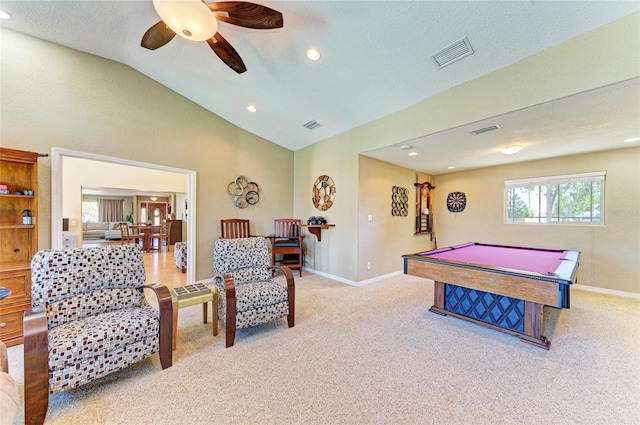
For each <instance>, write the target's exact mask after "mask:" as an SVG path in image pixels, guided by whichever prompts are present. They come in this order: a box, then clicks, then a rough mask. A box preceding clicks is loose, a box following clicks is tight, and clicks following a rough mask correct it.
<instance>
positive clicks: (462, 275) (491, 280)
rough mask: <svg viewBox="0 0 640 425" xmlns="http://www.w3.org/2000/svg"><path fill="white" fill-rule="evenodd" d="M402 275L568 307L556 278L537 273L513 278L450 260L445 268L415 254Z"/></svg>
mask: <svg viewBox="0 0 640 425" xmlns="http://www.w3.org/2000/svg"><path fill="white" fill-rule="evenodd" d="M452 266H453V267H452ZM405 274H409V275H413V276H421V277H424V278H426V279H432V280H434V281H439V282H445V283H452V284H455V285H459V286H464V287H466V288H472V289H477V290H480V291H484V292H491V293H494V294H498V295H504V296H507V297H513V298H518V299H521V300H525V301H531V302H534V303H538V304H544V305H549V306H552V307H558V308H563V307H567V306H565V305H563V301H562V299H561V297H560V295H559V290H558V285H559V284H563V283H559V282H558V280H557V279H556V280H554V281H551V280H546V279H542V278H540V276H542V275H539V274H537V273H527V274H520V275H518V276H514V275H511V274H508V273H505V272H504V271H501V270H499V269H491V268H479V267H474V266H472V265H464V264H463V263H459V264H455V262H453V261H452V262H449V264H447V265H445V264H441V263H436V262H431V261H429V259H427V258H425V257H421V256H419V255H415V256H406V257H405ZM527 275H530V276H531V277H530V278H529V277H527Z"/></svg>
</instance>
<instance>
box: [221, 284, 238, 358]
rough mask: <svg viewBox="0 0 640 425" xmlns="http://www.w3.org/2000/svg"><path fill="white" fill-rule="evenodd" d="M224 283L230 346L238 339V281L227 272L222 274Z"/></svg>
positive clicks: (228, 344)
mask: <svg viewBox="0 0 640 425" xmlns="http://www.w3.org/2000/svg"><path fill="white" fill-rule="evenodd" d="M220 277H221V278H222V282H223V283H224V293H225V297H226V299H227V317H226V318H225V322H226V326H225V329H226V341H225V343H226V347H227V348H229V347H231V346H232V345H233V342H234V341H235V339H236V282H235V281H234V280H233V276H232V275H230V274H225V275H223V276H220Z"/></svg>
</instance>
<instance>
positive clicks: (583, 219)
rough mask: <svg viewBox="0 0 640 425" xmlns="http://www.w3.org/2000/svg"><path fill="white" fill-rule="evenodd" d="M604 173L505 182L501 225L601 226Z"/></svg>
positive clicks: (602, 222)
mask: <svg viewBox="0 0 640 425" xmlns="http://www.w3.org/2000/svg"><path fill="white" fill-rule="evenodd" d="M605 174H606V173H605V172H604V171H599V172H594V173H583V174H570V175H565V176H552V177H540V178H533V179H523V180H507V181H505V182H504V185H505V222H506V223H509V224H511V223H519V224H521V223H546V224H554V223H559V224H569V223H578V224H604V216H603V215H602V213H603V212H604V208H603V207H604V177H605Z"/></svg>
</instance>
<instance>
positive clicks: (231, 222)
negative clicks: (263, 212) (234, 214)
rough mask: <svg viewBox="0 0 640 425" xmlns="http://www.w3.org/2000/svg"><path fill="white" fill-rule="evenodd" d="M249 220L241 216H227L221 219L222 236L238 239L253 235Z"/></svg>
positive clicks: (223, 237)
mask: <svg viewBox="0 0 640 425" xmlns="http://www.w3.org/2000/svg"><path fill="white" fill-rule="evenodd" d="M250 233H251V232H250V231H249V220H243V219H241V218H227V219H222V220H220V238H221V239H237V238H248V237H251V234H250Z"/></svg>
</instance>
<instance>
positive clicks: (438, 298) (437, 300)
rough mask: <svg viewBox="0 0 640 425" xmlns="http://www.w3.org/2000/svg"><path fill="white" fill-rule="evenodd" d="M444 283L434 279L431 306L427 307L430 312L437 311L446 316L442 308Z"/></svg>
mask: <svg viewBox="0 0 640 425" xmlns="http://www.w3.org/2000/svg"><path fill="white" fill-rule="evenodd" d="M444 285H445V283H444V282H438V281H437V280H436V281H434V285H433V306H432V307H431V308H430V309H429V311H430V312H432V313H437V314H440V315H442V316H446V315H447V313H445V309H444V294H445V290H444V288H445V286H444Z"/></svg>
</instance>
